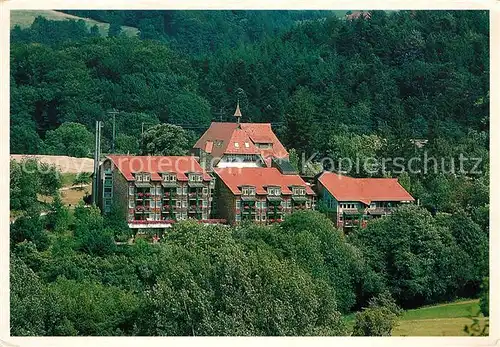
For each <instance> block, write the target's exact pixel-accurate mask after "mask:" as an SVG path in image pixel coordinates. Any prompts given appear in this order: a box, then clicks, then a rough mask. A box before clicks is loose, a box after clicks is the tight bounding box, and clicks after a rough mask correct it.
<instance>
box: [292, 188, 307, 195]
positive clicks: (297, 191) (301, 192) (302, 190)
mask: <svg viewBox="0 0 500 347" xmlns="http://www.w3.org/2000/svg"><path fill="white" fill-rule="evenodd" d="M293 195H306V189H305V188H303V187H295V188H293Z"/></svg>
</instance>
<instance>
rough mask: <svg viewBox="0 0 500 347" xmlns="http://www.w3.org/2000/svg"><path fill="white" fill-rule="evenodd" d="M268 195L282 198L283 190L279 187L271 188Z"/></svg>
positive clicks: (268, 189)
mask: <svg viewBox="0 0 500 347" xmlns="http://www.w3.org/2000/svg"><path fill="white" fill-rule="evenodd" d="M267 194H268V195H269V196H280V195H281V189H280V188H279V187H269V188H267Z"/></svg>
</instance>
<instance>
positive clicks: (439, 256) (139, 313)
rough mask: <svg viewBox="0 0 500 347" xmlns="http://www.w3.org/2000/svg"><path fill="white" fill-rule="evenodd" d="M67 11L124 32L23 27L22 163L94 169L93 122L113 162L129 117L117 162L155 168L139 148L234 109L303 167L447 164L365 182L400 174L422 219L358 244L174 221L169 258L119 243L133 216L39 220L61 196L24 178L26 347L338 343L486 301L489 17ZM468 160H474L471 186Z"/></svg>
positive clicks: (15, 175)
mask: <svg viewBox="0 0 500 347" xmlns="http://www.w3.org/2000/svg"><path fill="white" fill-rule="evenodd" d="M67 12H70V13H72V14H78V15H82V16H85V17H89V18H93V19H96V20H102V21H104V22H110V23H111V26H110V32H109V34H108V36H101V34H100V33H99V31H98V30H96V29H95V28H90V29H88V28H87V27H86V25H85V23H83V22H82V21H58V22H55V21H49V20H46V19H44V18H37V19H36V20H35V22H34V23H33V24H32V26H31V27H30V28H26V29H22V28H20V27H16V28H13V29H12V31H11V69H10V73H11V76H10V80H11V86H10V88H11V110H10V111H11V130H10V141H11V153H15V154H55V155H69V156H76V157H91V156H92V154H93V146H94V143H93V138H94V137H93V134H94V131H95V129H94V127H95V121H96V120H103V121H104V128H103V129H102V136H103V138H102V141H103V142H102V150H103V152H104V153H109V152H110V151H111V145H112V144H111V139H112V115H111V114H110V113H108V111H110V110H112V109H116V110H118V111H119V113H118V114H117V115H116V136H117V137H116V144H115V152H117V153H130V154H140V153H150V152H151V151H152V150H153V151H154V150H155V149H154V148H156V147H157V146H154V143H148V144H144V141H143V139H144V138H146V139H151V141H150V142H154V138H155V133H154V131H153V130H151V131H150V132H149V133H148V129H150V128H151V127H152V126H154V125H158V124H163V123H166V124H169V125H168V126H164V127H163V128H165V129H169V130H168V131H171V132H175V134H176V136H177V139H178V141H176V146H175V149H176V154H180V153H182V152H183V151H184V152H186V151H187V150H188V149H189V148H190V147H191V146H192V145H193V144H194V142H195V141H196V139H197V137H198V136H199V135H200V134H202V133H203V132H204V131H205V130H206V128H207V127H208V125H209V124H210V122H211V121H233V117H232V115H233V112H234V109H235V106H236V102H237V101H238V100H239V103H240V107H241V111H242V113H243V121H244V122H271V123H272V125H273V130H274V131H275V132H276V133H277V135H278V136H279V138H280V140H281V141H282V142H283V144H284V145H285V146H286V147H287V149H289V150H290V151H291V152H292V153H295V154H296V156H295V159H296V158H297V157H298V158H300V156H301V155H302V154H303V155H305V157H306V158H308V157H310V156H312V155H316V157H317V158H321V157H323V156H328V157H330V158H332V159H341V158H351V159H353V160H354V159H355V158H356V157H360V158H377V159H383V158H396V157H401V158H406V160H408V159H409V158H412V157H419V158H426V157H433V158H437V159H438V160H441V159H443V160H444V164H442V165H441V161H439V164H438V166H440V167H439V168H438V170H435V171H430V172H426V173H425V174H424V173H423V172H424V170H423V169H424V167H423V165H424V161H423V160H422V161H421V162H420V163H417V164H415V168H414V170H413V171H412V172H402V173H393V172H392V170H393V169H395V166H394V165H393V164H388V167H386V168H385V169H386V171H384V170H379V171H377V172H375V173H374V172H368V171H364V170H361V171H360V172H357V173H355V174H353V175H357V176H375V177H381V176H393V177H398V178H399V180H400V183H401V184H402V185H403V186H404V187H405V188H406V189H407V190H408V191H409V192H410V193H411V194H412V195H413V196H414V197H415V199H417V200H418V202H419V203H420V206H410V207H407V208H403V209H401V210H398V211H397V212H396V213H394V214H393V215H392V216H391V217H388V218H384V219H381V220H378V221H376V222H373V223H370V224H369V225H368V227H367V228H366V229H364V230H356V231H355V232H353V233H352V234H349V235H347V236H346V235H343V233H342V232H341V231H340V230H337V229H336V228H335V227H334V226H333V224H332V223H330V222H329V221H328V220H327V219H326V218H325V217H324V216H323V215H322V214H321V213H318V212H310V213H308V212H304V213H302V212H301V213H299V214H297V215H292V216H291V217H290V219H288V220H286V221H285V222H283V223H281V224H280V225H277V226H276V225H275V226H268V227H258V226H253V225H244V226H241V227H234V228H233V227H227V228H226V227H222V226H212V227H207V228H204V227H202V226H200V225H197V224H194V223H190V222H186V223H179V224H178V225H176V226H175V228H174V231H175V232H173V233H171V234H169V235H165V238H164V239H162V241H161V242H160V243H159V244H157V245H152V244H148V243H146V242H138V243H136V244H134V245H130V246H124V245H116V244H115V242H114V241H116V240H119V241H124V240H127V239H128V237H130V235H128V234H127V233H128V229H127V228H126V226H124V225H123V224H120V222H119V221H120V218H116V216H115V217H113V216H110V217H106V218H104V217H102V216H101V215H100V213H99V211H98V210H95V209H94V208H91V209H89V208H84V207H78V208H76V209H75V211H74V212H73V211H69V210H67V208H66V207H64V206H62V204H61V203H60V200H58V199H54V202H53V204H52V205H51V206H50V209H51V211H53V212H54V213H51V214H50V215H48V216H40V214H39V212H40V208H41V207H40V206H39V204H38V202H37V201H38V200H37V196H38V195H40V194H43V195H53V196H57V195H58V193H57V189H58V186H59V185H60V184H59V183H58V182H57V175H52V174H51V175H49V176H43V177H37V176H36V174H33V173H30V174H28V173H26V172H23V171H22V170H21V169H20V167H19V166H18V165H17V164H15V163H11V209H14V210H18V211H23V215H22V217H20V218H18V219H17V220H16V221H15V223H13V224H12V226H11V250H12V254H11V271H12V274H11V276H12V277H11V283H12V290H11V303H12V305H13V308H12V309H11V314H12V317H13V319H12V320H11V326H12V333H13V335H16V334H18V335H37V334H40V335H176V334H178V335H252V334H256V335H314V334H321V335H323V334H324V335H342V334H349V333H350V332H349V331H348V330H347V329H346V327H345V326H344V323H343V320H342V316H344V315H346V314H349V313H351V312H353V311H357V310H360V309H362V308H366V307H367V306H369V305H371V304H369V303H370V302H371V303H372V304H373V303H375V304H373V305H374V308H373V309H375V310H376V309H377V304H376V303H377V302H384V303H385V304H387V307H393V306H394V304H397V305H398V306H400V307H402V308H404V309H406V308H413V307H416V306H420V305H425V304H431V303H436V302H443V301H447V300H452V299H454V298H457V297H476V296H477V295H479V288H480V285H481V283H482V281H483V278H484V277H486V276H488V272H489V269H488V238H489V17H488V12H487V11H397V12H391V13H387V12H384V11H372V12H371V17H370V19H363V18H360V19H355V20H352V21H350V20H345V19H344V18H341V17H340V18H339V17H338V16H336V15H335V14H334V13H332V12H329V11H297V12H296V11H95V12H88V11H67ZM120 25H130V26H135V27H138V28H139V30H140V34H139V36H138V37H127V36H125V35H123V34H122V33H121V30H120ZM143 130H144V132H145V134H144V135H143V134H142V132H143ZM412 140H422V141H423V140H425V141H426V142H425V141H424V142H423V143H425V145H424V146H416V145H415V141H412ZM177 144H179V146H178V145H177ZM181 147H182V148H181ZM152 154H155V153H152ZM165 154H168V153H165ZM460 156H466V157H467V158H470V159H474V160H470V161H468V162H466V163H465V168H464V169H465V170H464V171H459V172H457V171H454V170H452V168H453V167H454V165H458V160H459V158H460ZM299 161H300V160H299ZM453 163H455V164H453ZM476 164H477V165H476ZM416 169H421V172H418V170H416ZM49 171H50V170H49ZM50 172H51V173H53V171H50ZM27 183H29V184H27ZM58 184H59V185H58ZM319 210H320V212H321V206H320V208H319ZM292 283H293V285H292ZM26 284H29V285H28V286H26ZM387 294H390V296H391V297H392V299H391V300H394V302H390V303H387ZM391 300H389V301H391ZM76 303H81V304H78V305H77V304H76ZM165 303H168V305H166V304H165ZM385 304H384V305H385ZM382 311H384V310H382ZM386 311H387V310H386ZM396 312H397V310H394V313H393V314H394V315H395V314H396ZM290 317H291V318H290ZM285 318H286V319H285Z"/></svg>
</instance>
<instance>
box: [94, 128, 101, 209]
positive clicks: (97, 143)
mask: <svg viewBox="0 0 500 347" xmlns="http://www.w3.org/2000/svg"><path fill="white" fill-rule="evenodd" d="M101 123H102V122H101V121H99V120H98V121H96V122H95V147H94V179H93V180H92V205H96V204H97V195H98V194H99V162H100V157H101V127H102V124H101Z"/></svg>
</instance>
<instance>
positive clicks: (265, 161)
mask: <svg viewBox="0 0 500 347" xmlns="http://www.w3.org/2000/svg"><path fill="white" fill-rule="evenodd" d="M234 116H235V117H236V122H235V123H229V122H212V124H210V127H209V128H208V130H207V131H206V132H205V133H204V134H203V135H202V136H201V138H200V139H199V140H198V141H197V142H196V144H195V145H194V147H193V149H192V151H191V152H192V154H194V155H196V156H197V157H199V158H200V159H199V160H200V164H201V166H202V167H203V168H205V169H206V170H207V171H210V172H211V171H213V169H214V168H225V167H271V166H272V161H273V159H274V160H275V161H285V162H287V161H288V152H287V151H286V149H285V147H283V145H282V144H281V142H280V141H279V140H278V138H277V137H276V135H275V134H274V132H273V130H272V128H271V124H270V123H241V122H240V118H241V116H242V115H241V111H240V107H239V105H238V106H237V107H236V112H235V114H234Z"/></svg>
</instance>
